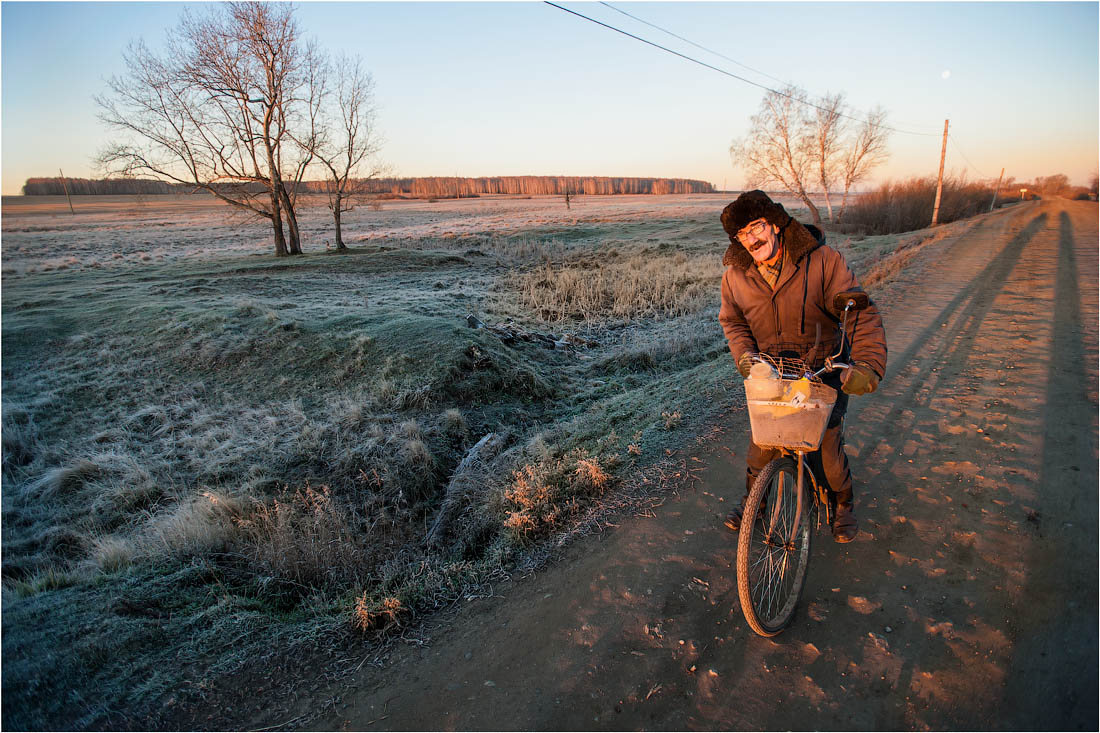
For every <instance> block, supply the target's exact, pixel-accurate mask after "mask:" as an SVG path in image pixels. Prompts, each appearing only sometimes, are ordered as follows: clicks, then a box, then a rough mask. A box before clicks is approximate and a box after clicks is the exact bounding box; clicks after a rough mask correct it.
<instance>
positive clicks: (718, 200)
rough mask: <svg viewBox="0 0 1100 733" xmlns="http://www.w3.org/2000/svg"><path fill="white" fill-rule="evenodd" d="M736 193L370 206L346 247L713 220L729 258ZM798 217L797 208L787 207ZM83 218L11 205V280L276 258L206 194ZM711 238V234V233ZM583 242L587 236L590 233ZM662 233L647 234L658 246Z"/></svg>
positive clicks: (126, 199) (251, 225)
mask: <svg viewBox="0 0 1100 733" xmlns="http://www.w3.org/2000/svg"><path fill="white" fill-rule="evenodd" d="M733 198H734V195H733V194H695V195H684V194H681V195H667V196H651V195H622V196H576V197H574V198H573V199H572V201H571V202H570V208H568V209H567V208H566V206H565V202H564V199H563V198H562V197H560V196H536V197H531V198H525V197H520V196H484V197H481V198H475V199H461V200H440V201H437V202H434V203H432V202H428V201H421V200H415V201H414V200H390V201H384V202H382V208H381V210H374V209H372V208H370V207H368V206H361V207H359V208H357V209H356V210H354V211H351V212H348V213H345V215H344V241H345V243H346V244H348V246H351V247H355V246H356V245H358V244H360V243H366V242H371V243H375V242H377V241H378V240H388V241H390V242H393V243H399V242H402V241H405V242H411V241H413V240H416V241H419V242H423V241H424V240H429V241H431V240H448V239H454V238H465V237H476V238H493V237H500V236H508V237H514V236H516V235H522V234H525V233H531V234H533V235H535V234H544V235H547V236H553V235H554V234H555V233H558V232H554V231H553V230H559V232H560V233H561V234H562V235H564V236H571V235H570V234H568V233H567V231H566V229H567V228H569V229H574V228H576V227H578V225H580V226H582V227H583V225H588V224H601V225H603V226H602V227H601V228H604V229H605V228H606V225H607V224H608V223H613V222H621V223H622V225H623V229H622V234H623V236H624V238H630V236H631V235H632V234H635V233H640V232H636V231H635V230H636V229H638V228H641V229H645V228H646V225H647V224H648V223H660V222H665V223H668V224H674V223H675V222H677V221H690V220H695V222H699V221H700V220H702V221H706V218H707V217H708V216H710V215H713V220H712V221H713V236H714V240H715V245H716V249H724V242H725V239H726V238H725V234H724V232H723V231H722V229H721V225H720V224H719V222H718V214H719V212H721V210H722V207H723V206H725V205H726V204H727V203H729V201H731V200H732V199H733ZM780 200H782V201H783V202H784V204H785V205H787V207H788V210H793V208H794V207H793V204H794V202H793V200H785V199H780ZM303 204H304V205H301V206H300V212H299V225H300V227H301V230H302V239H303V250H305V251H306V252H309V251H323V250H325V249H326V248H328V247H330V246H331V245H332V241H333V233H332V217H331V214H330V213H329V211H328V210H327V208H325V205H324V201H323V200H321V199H310V200H307V201H304V202H303ZM73 206H74V208H75V210H76V214H75V215H74V214H72V213H70V211H69V207H68V204H67V203H66V201H65V198H64V197H58V196H35V197H25V196H5V197H4V199H3V219H2V232H3V247H2V263H3V274H4V276H5V277H9V276H17V275H22V274H26V273H32V272H45V271H51V270H64V269H78V268H85V267H105V266H112V265H119V264H131V265H133V264H137V265H140V264H141V263H164V262H167V261H171V260H177V259H181V258H203V259H206V258H211V257H217V256H220V255H226V254H229V255H249V254H260V255H263V254H269V253H271V252H272V251H273V245H272V242H271V227H270V225H269V224H268V222H267V221H266V220H263V219H260V218H258V217H255V216H247V215H245V213H243V212H239V211H236V210H234V209H232V208H231V207H229V206H227V205H225V204H223V203H220V202H218V201H215V200H213V199H211V198H210V197H207V196H205V195H196V196H147V197H136V196H78V197H74V199H73ZM708 229H709V227H708ZM581 233H582V234H583V232H581ZM659 233H660V228H658V229H657V230H656V231H652V232H647V234H648V235H649V237H652V236H653V235H654V234H658V235H659Z"/></svg>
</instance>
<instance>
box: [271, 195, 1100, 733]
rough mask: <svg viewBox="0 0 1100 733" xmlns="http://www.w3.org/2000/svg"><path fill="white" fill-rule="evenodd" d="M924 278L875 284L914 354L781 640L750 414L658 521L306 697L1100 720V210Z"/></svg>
mask: <svg viewBox="0 0 1100 733" xmlns="http://www.w3.org/2000/svg"><path fill="white" fill-rule="evenodd" d="M910 273H911V274H910V275H907V277H906V282H904V283H897V284H895V285H894V286H891V288H890V291H889V292H888V293H876V294H875V296H876V298H877V299H878V301H879V302H880V304H881V306H882V307H883V310H884V314H885V320H886V325H887V333H888V338H889V346H890V368H889V372H888V375H887V378H886V380H885V381H884V383H883V386H882V388H881V389H880V391H879V392H878V393H877V394H875V395H873V396H870V397H865V398H858V399H854V400H853V401H852V407H851V408H850V411H849V414H850V417H849V420H848V425H849V429H848V434H849V443H850V445H849V452H850V454H851V459H852V462H853V470H854V472H855V475H856V479H857V492H858V493H857V502H858V508H859V514H860V516H861V519H862V532H861V534H860V536H859V538H858V539H857V541H856V542H854V543H852V544H849V545H836V544H834V543H833V542H832V541H831V538H829V537H828V535H827V533H826V532H824V531H822V532H819V533H818V534H817V535H816V538H815V539H816V542H815V545H814V549H813V559H812V564H811V566H810V575H809V579H808V581H807V584H806V590H805V594H804V596H803V603H802V606H801V608H800V611H799V613H798V616H797V617H796V619H795V622H794V624H793V626H792V627H791V628H790V629H788V630H787V631H786V632H784V633H783V634H782V635H780V636H779V637H776V638H775V639H771V640H769V639H763V638H760V637H757V636H755V635H753V634H752V632H751V631H750V630H749V629H748V627H747V625H746V624H745V622H744V620H743V618H742V616H741V611H740V608H739V606H738V602H737V591H736V583H735V578H734V570H733V565H734V555H735V547H734V542H733V537H732V535H731V534H730V533H729V532H728V530H726V529H724V528H723V527H722V525H721V521H720V520H721V517H722V516H723V515H724V514H725V512H726V510H727V508H728V507H729V506H730V504H731V502H732V501H735V500H736V499H737V498H738V495H737V491H738V490H739V488H740V486H741V485H742V481H743V479H742V475H743V473H742V471H743V468H742V459H743V453H744V445H743V444H744V440H745V437H744V436H745V435H746V434H747V425H746V420H745V416H744V414H743V413H741V411H738V414H734V415H731V416H730V423H729V426H728V429H726V430H725V431H724V434H722V435H719V436H718V437H717V438H715V439H714V440H712V441H710V443H709V444H707V445H704V446H702V447H701V448H700V452H699V454H698V456H696V457H689V459H688V460H689V462H690V463H691V464H694V465H701V466H703V470H702V471H701V473H700V476H701V480H699V481H697V482H695V483H694V485H693V486H691V487H687V488H684V489H682V490H681V491H679V492H677V494H676V495H674V496H672V497H670V498H669V499H668V500H667V501H666V502H665V503H664V504H663V506H661V507H659V508H657V509H656V510H655V511H654V512H653V515H652V516H638V517H626V518H623V519H621V520H620V521H619V526H618V527H616V528H614V529H610V530H608V531H605V532H603V533H602V534H600V535H597V536H593V537H589V538H585V539H583V540H580V541H578V542H576V543H575V544H574V545H572V546H571V547H570V548H569V549H568V550H567V551H566V554H565V557H564V558H563V559H562V560H561V561H559V562H558V563H556V564H555V565H554V566H552V567H550V568H548V569H546V570H544V571H542V572H540V573H539V574H537V575H535V576H533V577H530V578H527V579H524V580H520V581H517V582H514V583H511V584H509V586H508V587H505V588H497V589H496V593H497V597H494V598H490V599H484V600H478V601H474V602H471V603H469V604H468V605H466V606H465V607H464V608H462V609H461V610H460V611H458V612H457V614H455V615H453V616H451V617H450V618H447V619H444V620H443V621H442V622H440V624H439V625H438V626H437V627H436V628H434V629H433V630H432V632H431V634H430V635H431V637H432V640H431V642H430V643H429V644H427V645H425V646H423V647H419V648H418V647H414V646H405V647H401V648H400V649H399V650H398V651H397V652H396V653H395V654H394V656H393V658H392V659H391V662H390V664H388V665H387V666H386V667H385V668H384V669H373V668H369V667H364V668H363V670H361V672H360V673H359V677H358V678H357V679H355V680H354V681H353V682H352V688H343V689H334V690H329V691H327V692H323V693H319V694H317V695H314V696H311V697H309V698H304V697H303V698H302V699H301V700H300V701H299V704H298V712H299V713H302V714H305V713H309V712H310V711H311V710H312V711H313V713H314V714H316V713H317V712H318V708H319V707H324V708H325V709H324V710H323V711H321V715H320V716H319V717H313V715H311V716H310V717H312V718H313V719H312V720H311V722H309V724H308V725H309V726H310V727H311V728H314V729H342V728H347V729H394V730H413V729H427V730H431V729H539V730H543V729H558V730H569V729H614V730H617V729H698V728H702V729H713V728H719V729H731V728H732V729H777V728H778V729H791V728H793V729H838V728H855V729H883V728H885V729H927V728H953V729H957V728H985V729H1002V728H1008V729H1050V728H1056V729H1093V730H1095V729H1096V728H1097V686H1098V684H1097V512H1098V508H1097V425H1096V417H1097V375H1096V364H1097V209H1096V206H1095V205H1094V204H1090V203H1087V202H1069V201H1062V200H1051V201H1042V202H1030V203H1026V204H1021V205H1019V206H1017V207H1014V208H1011V209H1008V210H1005V211H1001V212H998V213H996V214H993V215H990V216H989V217H987V218H985V219H984V220H983V221H981V222H979V223H977V224H976V225H975V226H974V227H972V228H971V229H970V230H969V232H968V233H966V234H965V235H963V236H961V237H958V238H955V239H945V240H943V241H941V242H939V243H937V244H935V245H933V246H930V247H928V248H926V249H925V250H924V251H922V252H921V253H920V255H919V256H918V258H917V260H916V261H915V262H914V263H913V265H912V266H911V268H910ZM733 386H734V385H731V387H733ZM695 458H697V459H698V461H696V460H694V459H695ZM699 461H701V463H700V462H699ZM283 720H286V719H285V718H284V719H283ZM278 722H280V721H279V720H261V721H256V720H254V721H251V723H252V724H254V725H271V724H275V723H278Z"/></svg>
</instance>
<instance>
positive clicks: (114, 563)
mask: <svg viewBox="0 0 1100 733" xmlns="http://www.w3.org/2000/svg"><path fill="white" fill-rule="evenodd" d="M137 556H138V548H137V547H135V546H134V542H133V541H132V540H130V539H127V538H125V537H119V536H118V535H106V536H103V537H96V538H95V539H93V540H92V548H91V554H90V556H89V559H90V560H91V562H92V564H93V565H95V566H96V567H97V568H99V570H100V571H101V572H104V573H117V572H118V571H120V570H125V569H126V568H128V567H130V566H131V565H132V564H133V563H134V560H135V559H136V558H137Z"/></svg>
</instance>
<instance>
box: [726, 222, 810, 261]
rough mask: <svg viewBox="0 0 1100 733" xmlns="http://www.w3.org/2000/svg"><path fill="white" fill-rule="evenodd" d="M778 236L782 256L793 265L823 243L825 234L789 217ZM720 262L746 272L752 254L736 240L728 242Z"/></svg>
mask: <svg viewBox="0 0 1100 733" xmlns="http://www.w3.org/2000/svg"><path fill="white" fill-rule="evenodd" d="M779 236H780V238H781V241H782V243H783V251H784V257H787V258H789V261H790V262H792V263H794V264H795V265H797V264H798V262H799V260H801V259H802V258H803V257H805V256H806V255H807V254H809V253H810V252H813V251H814V250H815V249H817V248H818V247H820V246H821V245H823V244H825V235H824V233H822V231H821V230H820V229H818V228H817V227H815V226H813V225H812V224H810V225H807V226H803V225H802V224H799V223H798V222H797V221H795V220H794V219H793V218H790V217H788V219H787V223H786V225H784V226H783V228H782V229H780V230H779ZM722 264H723V265H726V266H730V265H732V266H734V267H736V268H737V269H739V270H744V271H746V272H748V270H749V268H750V267H753V266H754V263H753V259H752V255H750V254H749V252H748V250H746V249H745V248H744V247H742V246H741V243H740V242H736V241H734V242H730V246H729V247H728V248H727V249H726V254H725V255H724V256H723V257H722Z"/></svg>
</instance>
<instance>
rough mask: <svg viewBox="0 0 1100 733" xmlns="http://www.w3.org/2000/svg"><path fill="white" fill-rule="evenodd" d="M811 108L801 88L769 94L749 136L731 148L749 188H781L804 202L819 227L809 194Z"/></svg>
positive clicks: (818, 215) (754, 119)
mask: <svg viewBox="0 0 1100 733" xmlns="http://www.w3.org/2000/svg"><path fill="white" fill-rule="evenodd" d="M808 108H809V99H808V95H807V94H806V92H805V91H804V90H802V89H799V88H798V87H795V86H787V87H785V88H783V89H782V90H780V91H778V92H775V91H770V92H768V93H767V94H766V95H764V99H763V100H762V101H761V103H760V110H759V111H758V112H757V113H756V114H755V115H753V116H752V118H751V119H750V127H749V132H748V134H747V135H746V136H745V137H744V138H742V139H741V140H735V141H734V143H733V144H732V145H731V146H730V156H731V158H732V159H733V161H734V163H735V164H736V165H739V166H741V167H742V168H743V169H744V170H745V172H746V175H747V177H748V182H749V184H750V185H755V186H761V187H763V186H766V185H770V184H778V185H780V186H782V187H783V188H784V189H785V190H786V191H789V192H790V193H792V194H794V195H795V196H797V197H798V198H799V199H801V200H802V203H804V204H805V205H806V207H807V208H808V209H809V210H810V215H811V216H812V217H813V221H814V224H817V225H820V224H821V213H820V212H819V211H818V210H817V206H815V205H814V203H813V201H811V200H810V195H809V192H808V190H807V187H808V185H809V183H810V181H811V180H812V176H813V173H814V166H813V163H814V155H813V150H812V145H811V144H810V141H811V140H812V134H811V129H810V127H811V126H810V120H809V116H808V114H807V111H806V110H807V109H808Z"/></svg>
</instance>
